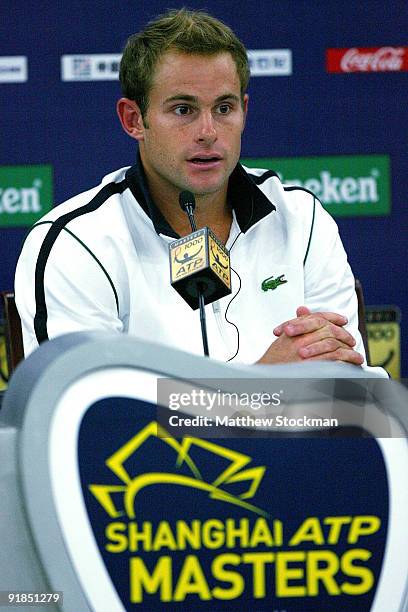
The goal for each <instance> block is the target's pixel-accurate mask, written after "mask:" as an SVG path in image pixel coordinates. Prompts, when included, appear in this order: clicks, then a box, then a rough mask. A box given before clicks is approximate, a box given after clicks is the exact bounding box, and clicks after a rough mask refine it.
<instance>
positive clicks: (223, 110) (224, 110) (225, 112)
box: [218, 104, 231, 115]
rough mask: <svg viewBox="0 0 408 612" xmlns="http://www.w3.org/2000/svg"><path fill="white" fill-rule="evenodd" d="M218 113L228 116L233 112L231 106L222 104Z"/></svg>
mask: <svg viewBox="0 0 408 612" xmlns="http://www.w3.org/2000/svg"><path fill="white" fill-rule="evenodd" d="M218 112H219V113H220V114H221V115H228V113H229V112H231V107H230V105H229V104H220V105H219V107H218Z"/></svg>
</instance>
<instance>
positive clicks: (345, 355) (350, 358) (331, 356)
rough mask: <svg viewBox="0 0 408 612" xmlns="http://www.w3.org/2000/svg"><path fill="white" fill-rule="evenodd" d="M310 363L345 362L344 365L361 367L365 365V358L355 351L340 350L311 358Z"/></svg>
mask: <svg viewBox="0 0 408 612" xmlns="http://www.w3.org/2000/svg"><path fill="white" fill-rule="evenodd" d="M308 361H343V362H344V363H351V364H353V365H358V366H360V365H362V364H363V363H364V357H363V356H362V355H361V354H360V353H357V351H353V349H346V348H340V349H337V350H336V351H334V352H332V353H324V354H323V355H318V356H317V357H309V358H308Z"/></svg>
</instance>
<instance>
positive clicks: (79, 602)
mask: <svg viewBox="0 0 408 612" xmlns="http://www.w3.org/2000/svg"><path fill="white" fill-rule="evenodd" d="M262 396H263V397H262ZM265 398H266V399H267V400H268V401H269V403H268V401H266V400H265ZM244 399H245V401H244ZM407 399H408V393H407V390H406V389H405V388H403V387H402V386H401V385H399V384H398V383H396V382H394V381H388V380H384V379H379V378H376V377H375V376H373V375H369V374H367V373H366V372H363V371H362V370H361V369H359V368H355V367H353V366H348V365H345V364H337V363H334V364H333V363H323V362H321V363H316V362H314V363H302V364H290V365H277V366H244V365H227V364H222V363H219V362H216V361H213V360H209V359H205V358H201V357H197V356H193V355H190V354H186V353H183V352H181V351H178V350H173V349H170V348H168V347H164V346H160V345H157V344H150V343H146V342H141V341H138V340H137V339H135V338H131V337H129V336H118V335H112V334H105V333H99V332H92V333H91V332H90V333H77V334H69V335H66V336H62V337H60V338H57V339H55V340H52V341H50V342H47V343H45V344H43V345H41V346H40V348H39V349H38V350H36V351H35V352H34V353H33V354H32V355H30V356H29V357H28V359H27V360H25V361H24V362H23V363H22V364H21V365H20V366H19V367H18V368H17V370H16V372H15V374H14V375H13V377H12V379H11V382H10V385H9V389H8V391H7V393H6V396H5V398H4V401H3V408H2V411H1V413H0V456H1V461H0V511H1V517H2V518H1V522H0V539H1V554H0V591H9V592H14V593H16V592H24V593H30V594H33V593H37V594H41V593H42V594H47V593H49V594H51V593H57V594H58V602H57V603H55V602H53V601H52V600H51V601H50V602H49V603H48V604H47V605H43V604H42V603H41V602H40V601H39V602H38V604H37V605H36V606H35V609H36V610H40V609H44V610H67V611H72V612H82V611H87V610H95V611H97V612H105V611H106V612H119V611H122V610H149V611H152V610H169V611H171V612H176V611H177V610H183V611H185V610H194V611H195V610H211V611H217V610H220V611H221V610H223V611H225V610H228V611H229V610H251V611H252V610H253V611H255V610H256V611H263V610H265V611H266V610H268V611H270V610H288V611H289V610H290V611H291V612H293V611H299V612H307V611H313V612H317V611H319V610H322V611H323V610H324V611H328V610H342V612H345V611H348V610H356V611H357V610H358V611H361V610H372V611H374V612H384V610H392V611H393V612H394V611H395V612H397V611H401V612H402V611H403V610H408V604H407V589H408V546H407V544H408V486H407V474H408V445H407V439H406V434H407V415H408V402H407ZM227 400H228V401H227ZM263 400H265V402H263ZM61 594H62V596H61ZM1 597H3V600H2V603H7V599H5V597H6V595H5V594H4V593H3V594H2V595H1ZM32 601H34V600H32ZM15 602H16V600H14V603H15ZM18 608H20V607H18ZM10 609H13V606H10ZM16 609H17V606H16ZM29 609H31V608H29ZM32 609H34V607H33V608H32Z"/></svg>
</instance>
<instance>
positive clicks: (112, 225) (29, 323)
mask: <svg viewBox="0 0 408 612" xmlns="http://www.w3.org/2000/svg"><path fill="white" fill-rule="evenodd" d="M228 199H229V202H230V204H231V206H232V207H233V223H232V226H231V232H230V236H229V239H228V242H227V245H226V246H227V248H230V249H231V265H232V268H233V270H234V271H233V272H232V289H233V291H232V294H231V295H229V296H227V297H225V298H223V299H221V300H219V301H217V302H215V303H213V304H210V305H208V306H206V315H207V327H208V341H209V347H210V355H211V357H213V358H216V359H219V360H223V361H228V360H231V359H234V361H239V362H244V363H254V362H255V361H257V360H258V359H259V358H260V357H261V356H262V355H263V353H264V352H265V351H266V349H267V348H268V346H269V345H270V344H271V342H272V341H273V340H274V339H275V337H274V335H273V329H274V327H275V326H276V325H278V324H280V323H282V322H284V321H286V320H287V319H290V318H293V317H295V316H296V308H297V307H298V306H300V305H306V306H308V307H309V308H310V309H311V310H312V311H333V312H337V313H340V314H342V315H345V316H346V317H347V318H348V321H349V323H348V325H347V329H348V330H349V331H350V333H351V334H352V335H353V336H354V337H355V338H356V340H357V345H356V347H355V348H356V350H357V351H359V352H361V353H363V354H364V348H363V343H362V340H361V337H360V334H359V332H358V320H357V301H356V294H355V289H354V278H353V275H352V272H351V270H350V266H349V265H348V263H347V257H346V253H345V251H344V248H343V246H342V243H341V240H340V238H339V235H338V230H337V226H336V224H335V222H334V221H333V219H332V218H331V217H330V215H329V214H328V213H327V212H326V211H325V210H324V209H323V208H322V206H321V204H320V203H319V201H318V200H317V199H316V198H315V197H314V196H313V194H311V193H310V192H308V191H306V190H305V189H302V188H300V187H295V186H287V185H283V184H282V183H281V181H280V179H279V177H278V176H277V175H276V174H275V173H274V172H272V171H271V170H261V169H259V170H258V169H253V168H244V167H242V166H240V165H238V166H237V167H236V169H235V170H234V172H233V174H232V175H231V177H230V181H229V189H228ZM176 238H178V235H177V234H176V233H175V232H174V230H173V229H172V228H171V227H170V226H169V225H168V223H167V221H166V220H165V219H164V217H163V216H162V215H161V213H160V211H159V210H158V208H157V207H156V206H155V204H154V203H153V202H152V200H151V198H150V195H149V192H148V189H147V186H146V180H145V177H144V172H143V168H142V165H141V162H140V159H139V160H138V161H137V163H136V165H135V166H132V167H129V168H122V169H120V170H118V171H116V172H113V173H111V174H109V175H107V176H106V177H105V178H104V179H103V180H102V182H101V184H100V185H99V186H97V187H95V188H93V189H91V190H89V191H86V192H84V193H81V194H80V195H77V196H75V197H74V198H72V199H70V200H68V201H66V202H65V203H63V204H61V205H59V206H57V207H55V208H54V209H53V210H52V211H51V212H49V213H48V214H47V215H46V216H45V217H43V219H42V220H41V221H39V222H38V223H36V225H35V226H34V227H33V228H32V229H31V231H30V233H29V235H28V237H27V238H26V241H25V243H24V246H23V249H22V253H21V255H20V258H19V261H18V265H17V272H16V281H15V292H16V302H17V307H18V311H19V313H20V316H21V320H22V326H23V336H24V348H25V353H26V355H27V354H28V353H30V352H31V351H32V350H33V349H34V348H35V347H36V346H37V345H38V343H40V342H42V341H44V340H46V339H48V338H53V337H55V336H58V335H60V334H64V333H67V332H72V331H80V330H110V331H113V330H115V331H117V332H118V333H121V332H122V333H128V334H132V335H134V336H137V337H139V338H142V339H146V340H151V341H156V342H159V343H163V344H166V345H170V346H172V347H178V348H180V349H183V350H185V351H190V352H192V353H197V354H202V339H201V330H200V321H199V316H198V313H197V311H193V310H191V309H190V307H189V306H188V305H187V304H186V302H185V301H184V300H183V299H182V298H181V297H180V296H179V295H178V293H177V292H176V291H175V290H174V289H173V288H172V287H171V286H170V282H169V257H168V245H169V243H170V242H171V241H172V240H174V239H176ZM281 275H284V277H283V278H284V280H286V281H287V282H286V283H284V284H281V285H280V286H278V287H277V288H276V289H274V290H272V289H270V290H266V291H265V290H263V289H262V282H263V281H264V280H265V279H267V278H270V277H272V276H273V277H274V278H276V277H278V276H281Z"/></svg>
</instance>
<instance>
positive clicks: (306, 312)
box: [296, 306, 311, 317]
mask: <svg viewBox="0 0 408 612" xmlns="http://www.w3.org/2000/svg"><path fill="white" fill-rule="evenodd" d="M309 314H311V311H310V310H309V308H307V306H299V307H298V308H297V309H296V316H297V317H303V316H305V315H309Z"/></svg>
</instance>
